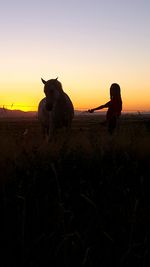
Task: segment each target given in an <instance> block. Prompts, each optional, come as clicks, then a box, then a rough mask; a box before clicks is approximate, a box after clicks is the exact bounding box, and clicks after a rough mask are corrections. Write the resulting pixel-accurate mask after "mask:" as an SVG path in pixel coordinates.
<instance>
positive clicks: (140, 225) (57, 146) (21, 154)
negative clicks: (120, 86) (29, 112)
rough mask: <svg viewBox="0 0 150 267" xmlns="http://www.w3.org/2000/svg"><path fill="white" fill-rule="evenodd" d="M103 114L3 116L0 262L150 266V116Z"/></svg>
mask: <svg viewBox="0 0 150 267" xmlns="http://www.w3.org/2000/svg"><path fill="white" fill-rule="evenodd" d="M103 119H104V117H103V116H98V115H89V116H81V115H80V116H76V117H75V118H74V121H73V124H72V129H71V131H70V133H68V134H66V133H64V132H63V131H59V132H58V133H57V135H56V138H55V140H54V141H53V142H51V143H47V142H45V140H43V137H42V135H41V130H40V125H39V123H38V121H37V120H36V119H32V118H31V119H23V118H22V119H9V118H5V119H2V118H1V119H0V147H1V153H0V166H1V168H0V172H1V187H0V190H1V194H0V209H1V211H0V212H1V222H0V223H1V227H0V229H1V248H2V249H1V255H2V256H1V258H0V261H1V262H0V266H2V267H3V266H16V267H22V266H23V267H30V266H32V267H39V266H64V267H80V266H83V267H93V266H94V267H100V266H115V267H117V266H121V267H122V266H123V267H124V266H133V264H134V265H135V266H136V267H138V266H139V267H141V266H144V267H145V266H150V188H149V185H150V183H149V179H150V120H149V119H144V118H141V117H140V116H132V115H131V116H124V117H122V119H121V120H120V123H119V127H118V129H117V130H116V132H115V133H114V134H113V135H109V133H108V132H107V128H106V127H104V126H102V125H101V124H100V122H101V121H103Z"/></svg>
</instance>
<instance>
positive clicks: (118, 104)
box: [88, 83, 122, 134]
mask: <svg viewBox="0 0 150 267" xmlns="http://www.w3.org/2000/svg"><path fill="white" fill-rule="evenodd" d="M103 108H108V110H107V113H106V123H107V125H108V131H109V133H110V134H112V133H113V132H114V130H115V128H116V126H117V121H118V118H119V117H120V115H121V111H122V99H121V89H120V86H119V84H117V83H113V84H112V85H111V86H110V101H109V102H107V103H106V104H104V105H101V106H99V107H96V108H93V109H89V110H88V112H89V113H93V112H94V111H95V110H100V109H103Z"/></svg>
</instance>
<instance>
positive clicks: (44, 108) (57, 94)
mask: <svg viewBox="0 0 150 267" xmlns="http://www.w3.org/2000/svg"><path fill="white" fill-rule="evenodd" d="M57 79H58V78H56V79H51V80H48V81H45V80H43V79H41V80H42V82H43V83H44V93H45V96H46V97H45V98H43V99H42V100H41V101H40V103H39V106H38V119H39V121H40V123H41V126H42V131H43V134H44V135H47V136H48V139H49V141H50V140H51V139H52V138H53V137H54V134H55V131H56V129H59V128H63V127H65V128H66V129H67V128H68V129H69V128H70V127H71V122H72V119H73V117H74V107H73V104H72V102H71V100H70V98H69V96H68V95H67V94H66V93H65V92H64V91H63V88H62V84H61V83H60V82H59V81H58V80H57Z"/></svg>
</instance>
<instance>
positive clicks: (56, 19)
mask: <svg viewBox="0 0 150 267" xmlns="http://www.w3.org/2000/svg"><path fill="white" fill-rule="evenodd" d="M0 32H1V34H0V45H1V49H0V106H3V105H4V106H6V107H8V108H9V106H7V105H12V104H13V108H19V109H22V110H36V109H37V106H38V103H39V101H40V99H41V98H43V97H44V93H43V84H42V83H41V77H42V78H43V79H45V80H48V79H51V78H56V77H57V76H58V77H59V81H60V82H61V83H62V85H63V89H64V91H65V92H66V93H68V95H69V96H70V98H71V99H72V102H73V104H74V107H75V108H78V109H80V108H82V109H87V108H92V107H96V106H98V105H101V104H104V103H105V102H107V101H108V100H109V88H110V85H111V83H114V82H116V83H118V84H119V85H120V87H121V92H122V99H123V109H124V110H150V0H30V1H29V0H24V1H21V0H5V1H1V3H0Z"/></svg>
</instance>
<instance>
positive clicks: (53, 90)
mask: <svg viewBox="0 0 150 267" xmlns="http://www.w3.org/2000/svg"><path fill="white" fill-rule="evenodd" d="M41 80H42V82H43V84H44V93H45V96H46V109H47V110H48V111H51V110H52V109H53V106H54V104H55V103H56V101H57V100H58V98H59V97H60V95H61V94H62V93H63V89H62V85H61V83H60V82H59V81H58V77H57V78H56V79H50V80H48V81H45V80H43V79H42V78H41Z"/></svg>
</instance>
